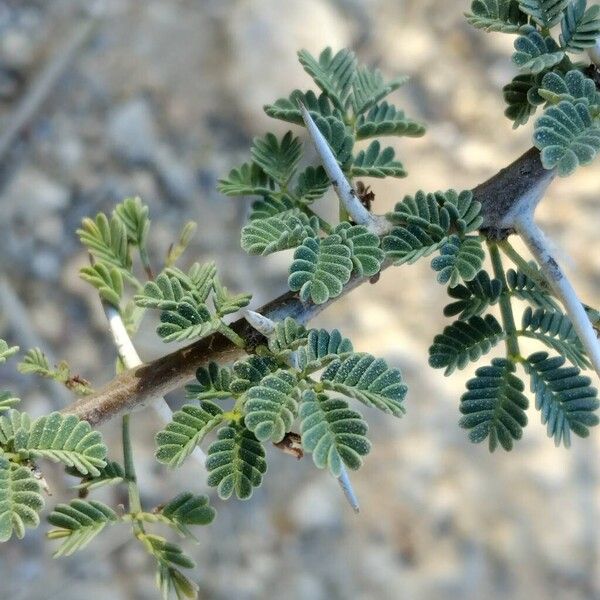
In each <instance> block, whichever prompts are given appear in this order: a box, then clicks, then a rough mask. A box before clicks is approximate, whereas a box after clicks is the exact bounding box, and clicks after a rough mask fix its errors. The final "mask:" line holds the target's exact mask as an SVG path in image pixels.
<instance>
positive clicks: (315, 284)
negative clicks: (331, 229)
mask: <svg viewBox="0 0 600 600" xmlns="http://www.w3.org/2000/svg"><path fill="white" fill-rule="evenodd" d="M350 257H351V251H350V249H349V248H348V246H346V245H345V244H343V243H342V238H341V237H340V236H339V235H335V234H333V235H329V236H327V237H326V238H323V239H319V238H307V239H306V240H304V242H303V243H302V245H301V246H299V247H298V248H296V251H295V252H294V261H293V262H292V264H291V266H290V275H289V278H288V285H289V287H290V289H291V290H292V291H294V292H298V291H299V292H300V299H301V300H302V301H303V302H307V301H308V300H311V301H312V302H314V303H315V304H323V303H325V302H327V300H329V299H330V298H335V297H337V296H339V295H340V294H341V293H342V290H343V289H344V285H345V284H346V283H348V281H349V280H350V275H351V273H352V269H353V268H354V266H353V263H352V260H351V258H350Z"/></svg>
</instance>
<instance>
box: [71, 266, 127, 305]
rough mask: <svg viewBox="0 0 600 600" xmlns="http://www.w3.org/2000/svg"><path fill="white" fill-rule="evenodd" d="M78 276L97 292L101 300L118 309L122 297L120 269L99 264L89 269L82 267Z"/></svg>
mask: <svg viewBox="0 0 600 600" xmlns="http://www.w3.org/2000/svg"><path fill="white" fill-rule="evenodd" d="M79 275H80V277H81V279H83V280H84V281H86V282H87V283H89V284H90V285H91V286H93V287H94V288H96V289H97V290H98V294H99V296H100V298H101V299H102V300H104V301H105V302H108V303H109V304H112V305H113V306H114V307H116V308H118V307H119V304H120V302H121V298H122V297H123V275H122V274H121V271H120V269H117V268H116V267H111V266H107V265H106V264H104V263H101V262H100V263H96V264H95V265H93V266H90V267H83V268H82V269H81V270H80V272H79Z"/></svg>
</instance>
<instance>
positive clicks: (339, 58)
mask: <svg viewBox="0 0 600 600" xmlns="http://www.w3.org/2000/svg"><path fill="white" fill-rule="evenodd" d="M298 59H299V61H300V64H301V65H302V66H303V67H304V70H305V71H306V72H307V73H308V74H309V75H310V76H311V77H312V78H313V80H314V82H315V83H316V84H317V85H318V86H319V87H320V88H321V89H322V90H323V91H324V92H325V93H326V94H327V95H328V96H329V98H330V99H331V101H332V102H333V104H334V105H335V106H336V108H337V109H338V110H340V111H342V112H343V111H345V109H346V101H347V100H348V96H349V94H350V92H351V91H352V83H353V82H354V78H355V76H356V58H355V56H354V53H353V52H351V51H350V50H347V49H344V50H340V51H339V52H338V53H337V54H333V51H332V50H331V48H325V50H323V52H321V54H320V55H319V58H318V60H317V59H315V58H314V57H313V56H312V55H311V54H310V53H309V52H308V51H306V50H300V52H298Z"/></svg>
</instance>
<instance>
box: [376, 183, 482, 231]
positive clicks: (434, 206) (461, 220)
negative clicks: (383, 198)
mask: <svg viewBox="0 0 600 600" xmlns="http://www.w3.org/2000/svg"><path fill="white" fill-rule="evenodd" d="M480 212H481V204H480V203H479V202H477V201H476V200H474V199H473V193H472V192H471V191H470V190H464V191H462V192H460V193H458V192H456V191H455V190H447V191H445V192H441V191H440V192H435V193H433V194H432V193H425V192H423V191H421V190H420V191H418V192H417V193H416V194H415V195H414V196H405V197H404V199H403V200H402V202H398V203H397V204H396V206H395V207H394V211H393V212H391V213H389V214H388V215H387V218H388V219H389V220H390V221H391V222H392V223H394V224H395V225H401V226H406V225H417V226H418V227H420V228H422V229H423V230H425V231H427V232H428V233H429V234H430V235H431V236H433V237H434V238H435V239H437V240H441V239H442V238H444V237H445V236H447V235H449V234H451V233H457V234H459V235H460V236H464V235H466V234H468V233H472V232H474V231H477V230H478V229H479V227H480V226H481V223H482V221H483V219H482V217H481V215H480Z"/></svg>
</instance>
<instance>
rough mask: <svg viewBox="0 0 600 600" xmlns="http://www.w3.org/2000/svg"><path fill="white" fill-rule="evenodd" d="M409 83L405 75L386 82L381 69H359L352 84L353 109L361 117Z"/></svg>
mask: <svg viewBox="0 0 600 600" xmlns="http://www.w3.org/2000/svg"><path fill="white" fill-rule="evenodd" d="M407 81H408V77H407V76H405V75H403V76H401V77H397V78H396V79H393V80H392V81H389V82H387V83H386V82H385V80H384V79H383V76H382V75H381V72H380V71H379V69H369V68H364V67H363V68H359V69H357V70H356V77H355V78H354V81H353V82H352V96H351V102H352V109H353V111H354V115H360V114H361V113H364V112H365V111H366V110H369V108H371V107H372V106H373V105H374V104H376V103H377V102H379V101H380V100H382V99H383V98H385V97H386V96H388V95H389V94H391V93H392V92H393V91H394V90H397V89H398V88H399V87H400V86H402V85H404V84H405V83H406V82H407Z"/></svg>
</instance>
